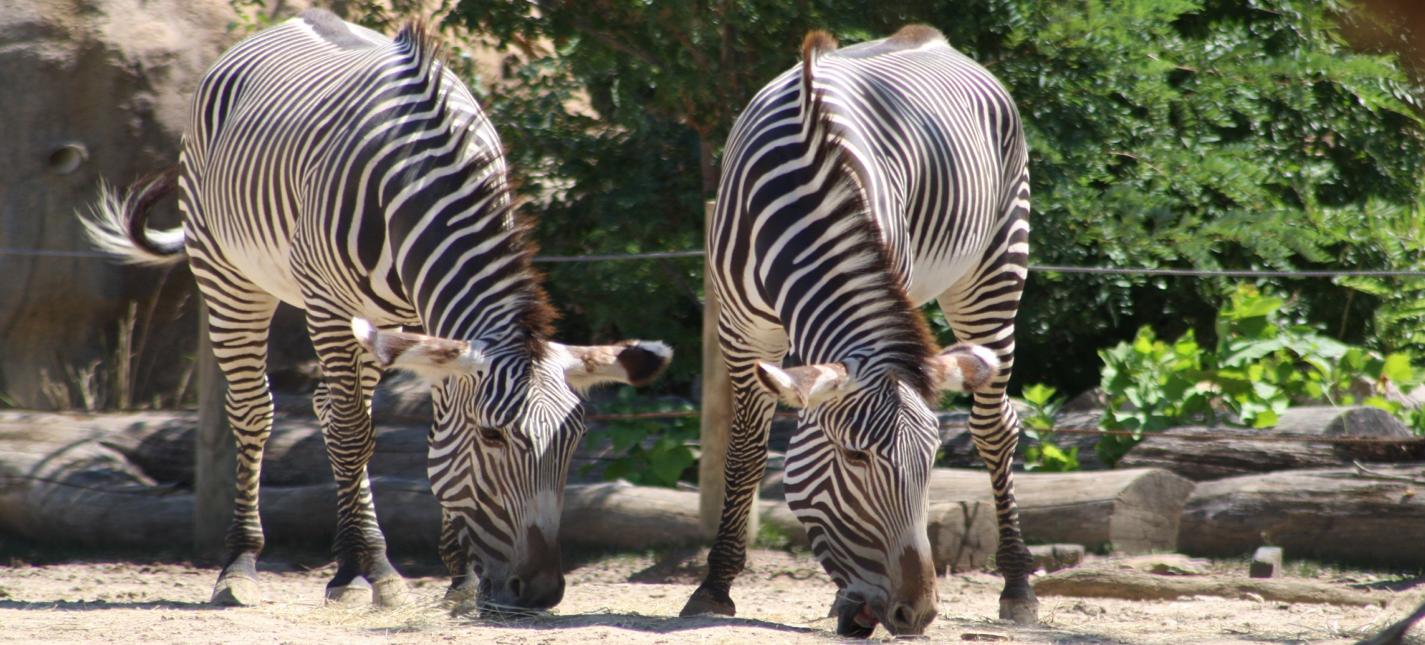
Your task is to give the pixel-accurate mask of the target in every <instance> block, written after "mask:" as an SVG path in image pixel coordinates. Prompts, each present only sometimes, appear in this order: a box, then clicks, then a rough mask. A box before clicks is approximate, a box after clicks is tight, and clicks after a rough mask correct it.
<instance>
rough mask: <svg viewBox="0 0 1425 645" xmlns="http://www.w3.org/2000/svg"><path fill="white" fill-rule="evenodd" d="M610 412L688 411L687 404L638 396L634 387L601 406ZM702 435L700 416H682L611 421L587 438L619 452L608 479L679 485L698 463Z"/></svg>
mask: <svg viewBox="0 0 1425 645" xmlns="http://www.w3.org/2000/svg"><path fill="white" fill-rule="evenodd" d="M601 409H602V410H603V411H605V412H607V413H611V414H618V413H636V412H688V411H691V410H692V406H690V405H688V404H687V403H666V402H656V403H653V404H650V403H649V402H648V401H646V400H639V399H636V398H635V397H634V394H633V391H632V390H630V389H627V388H625V389H623V390H620V391H619V393H618V395H617V397H616V398H615V400H614V401H612V402H611V403H609V404H607V405H604V406H601ZM697 438H698V418H697V417H696V416H689V417H678V418H671V419H670V418H656V419H633V420H623V421H609V422H607V423H606V424H605V427H604V428H603V429H602V430H600V431H590V433H589V435H588V437H587V438H586V439H585V440H586V441H594V442H599V443H600V445H604V444H607V445H608V446H609V447H610V448H611V449H612V450H613V452H614V454H615V455H616V456H615V457H613V458H612V460H610V461H609V462H607V463H606V464H605V466H604V473H603V477H604V479H606V480H610V481H612V480H615V479H625V480H628V481H629V482H631V483H634V484H642V485H645V486H665V487H672V486H675V485H676V484H677V483H678V481H679V480H680V479H682V477H683V473H684V472H685V471H687V470H688V468H689V467H691V466H692V465H693V464H695V463H697V454H696V453H695V452H694V449H693V448H692V443H693V442H694V441H695V440H697Z"/></svg>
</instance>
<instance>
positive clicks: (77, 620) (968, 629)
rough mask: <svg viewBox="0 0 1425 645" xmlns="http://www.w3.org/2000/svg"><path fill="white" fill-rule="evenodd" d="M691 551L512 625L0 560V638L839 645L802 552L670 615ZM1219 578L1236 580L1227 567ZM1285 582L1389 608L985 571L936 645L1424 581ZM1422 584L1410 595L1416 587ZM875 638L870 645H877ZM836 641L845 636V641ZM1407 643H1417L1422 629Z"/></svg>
mask: <svg viewBox="0 0 1425 645" xmlns="http://www.w3.org/2000/svg"><path fill="white" fill-rule="evenodd" d="M702 557H703V555H702V554H701V553H692V552H683V553H667V554H661V555H643V556H614V557H605V558H600V559H592V560H587V561H585V562H582V563H579V564H577V565H576V566H574V567H573V568H572V570H571V571H570V573H569V574H568V583H569V589H568V593H567V594H566V596H565V599H564V602H563V603H562V604H561V605H560V606H559V607H558V608H557V609H556V610H555V611H554V612H553V613H550V614H548V615H543V616H538V617H533V618H525V619H520V620H513V621H508V620H506V621H491V620H483V619H479V618H474V617H468V616H455V617H453V616H451V615H449V613H448V612H447V611H445V610H444V609H443V608H442V607H441V606H440V603H439V600H440V598H441V595H442V593H443V592H444V588H445V584H446V581H445V580H444V578H443V577H442V576H440V575H439V572H438V571H435V570H433V569H431V568H429V567H421V566H416V565H413V564H409V563H407V564H406V565H405V566H404V567H403V569H404V570H405V571H406V572H407V574H408V578H409V580H410V581H411V584H412V589H413V592H414V593H413V595H414V597H415V598H416V599H417V600H416V602H415V603H414V604H413V605H411V606H407V607H402V608H396V609H387V610H377V609H372V608H371V607H370V606H366V605H363V606H339V607H327V606H324V605H323V603H322V588H323V586H324V585H325V583H326V580H327V578H328V577H329V576H330V575H331V574H332V572H333V571H334V568H333V567H332V566H331V565H324V564H320V563H316V564H314V565H311V564H309V565H308V566H303V564H302V563H301V562H300V560H296V561H294V560H286V561H284V560H281V559H279V558H276V557H270V558H268V559H267V560H265V561H264V562H263V564H262V578H261V582H262V584H263V593H264V597H265V602H264V603H263V604H262V605H261V606H259V607H252V608H228V609H220V608H213V607H209V606H207V605H206V604H205V601H206V600H207V598H208V593H209V590H210V588H211V585H212V583H213V580H214V578H215V577H216V575H217V570H216V569H215V568H212V567H195V566H192V565H189V564H185V563H173V562H157V563H142V562H134V561H112V562H106V561H86V562H51V563H46V564H31V563H29V562H26V561H25V560H23V559H18V558H11V559H10V560H9V561H8V562H6V563H5V564H3V565H0V641H6V642H35V641H44V642H109V643H138V642H143V643H236V642H241V643H312V642H319V641H320V642H336V643H340V644H342V645H353V644H356V643H431V642H475V643H587V642H610V643H670V644H671V643H749V642H756V643H820V642H837V641H842V639H839V638H837V637H836V635H835V634H834V633H833V631H834V629H835V621H834V620H832V619H830V618H826V617H825V615H826V611H827V609H828V607H829V606H830V602H831V599H832V595H833V586H832V584H831V582H830V580H829V579H827V578H826V576H825V575H823V574H822V573H821V571H820V569H819V568H818V567H817V566H816V563H815V562H814V561H813V560H812V559H811V558H810V557H809V556H807V555H804V554H802V555H798V554H791V553H786V552H781V551H767V550H757V551H754V552H753V553H752V556H751V558H752V559H751V564H750V566H749V568H748V571H747V572H746V573H744V574H743V576H742V577H741V578H740V579H739V582H738V586H736V587H735V588H734V589H733V598H734V599H735V600H736V602H737V603H738V608H739V613H740V615H739V616H738V617H737V618H734V619H716V618H698V619H679V618H676V616H677V613H678V609H679V608H680V607H681V606H682V604H683V601H684V600H686V599H687V597H688V594H690V593H691V592H692V590H693V588H694V586H695V583H696V580H697V576H698V571H699V569H700V567H701V565H702ZM1215 568H1216V569H1217V570H1218V571H1219V574H1220V575H1243V574H1238V573H1235V570H1241V569H1245V565H1244V564H1243V563H1240V562H1238V563H1221V564H1219V565H1216V567H1215ZM1296 569H1297V570H1296V571H1294V572H1292V573H1291V575H1295V576H1298V577H1311V578H1314V579H1317V580H1326V581H1328V582H1331V583H1333V584H1340V585H1342V586H1347V587H1355V588H1370V589H1377V590H1380V591H1379V593H1382V594H1383V597H1386V598H1389V602H1388V606H1386V607H1383V608H1380V607H1372V608H1360V607H1337V606H1331V605H1311V604H1293V605H1288V604H1284V603H1276V602H1261V601H1252V600H1224V599H1218V598H1205V597H1203V598H1194V599H1190V600H1181V601H1173V602H1163V601H1126V600H1111V599H1078V598H1057V597H1041V598H1040V617H1041V620H1042V622H1043V624H1042V625H1041V626H1039V627H1035V628H1021V627H1016V626H1013V625H1009V624H1006V623H1002V622H1000V621H997V620H993V619H992V617H993V616H994V615H995V612H996V607H997V597H998V593H999V588H1000V582H999V579H998V578H997V577H995V576H994V575H991V574H989V573H973V574H967V575H956V576H951V577H948V578H945V579H942V580H941V583H940V617H939V618H938V619H937V620H936V621H935V623H933V624H932V625H931V627H930V630H929V632H928V633H927V639H928V640H930V641H932V642H951V641H962V640H973V641H998V642H1024V643H1174V644H1180V643H1263V642H1343V643H1349V642H1353V641H1355V640H1357V639H1360V638H1362V637H1365V636H1368V635H1370V634H1371V633H1373V632H1374V631H1375V630H1377V629H1379V628H1380V627H1382V626H1384V625H1387V624H1389V623H1391V622H1393V621H1394V620H1396V619H1398V618H1399V617H1401V616H1403V615H1405V614H1407V613H1409V611H1410V609H1412V608H1413V607H1414V606H1415V605H1416V604H1418V603H1419V602H1420V600H1421V599H1422V597H1425V579H1419V578H1416V579H1411V578H1405V577H1401V576H1390V575H1381V574H1371V573H1365V572H1348V571H1340V570H1334V569H1321V568H1317V567H1297V568H1296ZM1417 585H1418V586H1417ZM888 638H889V637H888V636H887V634H886V632H885V631H884V629H878V630H877V631H876V634H875V637H874V640H887V639H888ZM842 642H844V641H842ZM1409 642H1416V643H1425V627H1418V628H1417V631H1416V632H1415V633H1414V635H1412V639H1411V641H1409Z"/></svg>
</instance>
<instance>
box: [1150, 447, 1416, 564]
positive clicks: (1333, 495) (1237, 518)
mask: <svg viewBox="0 0 1425 645" xmlns="http://www.w3.org/2000/svg"><path fill="white" fill-rule="evenodd" d="M1421 470H1422V468H1421V466H1420V465H1418V464H1417V465H1415V466H1413V467H1405V466H1376V467H1373V468H1371V469H1370V472H1372V473H1376V474H1377V475H1383V476H1372V475H1369V474H1367V475H1363V474H1361V473H1358V472H1356V471H1355V470H1354V469H1347V468H1335V469H1325V470H1306V471H1286V472H1278V473H1267V474H1261V475H1243V476H1240V477H1231V478H1228V479H1220V480H1217V481H1212V482H1203V483H1201V484H1198V486H1197V489H1196V490H1195V491H1194V492H1193V494H1192V497H1190V498H1189V499H1188V503H1187V507H1186V509H1185V510H1184V512H1183V517H1182V525H1181V532H1180V533H1179V538H1178V546H1179V549H1180V550H1182V551H1183V552H1185V553H1189V554H1193V555H1204V556H1245V555H1250V554H1251V553H1252V552H1253V551H1254V550H1255V549H1256V548H1257V547H1258V546H1261V545H1262V544H1263V543H1266V544H1271V545H1274V546H1280V547H1282V548H1283V549H1284V550H1285V551H1286V553H1288V554H1290V555H1291V557H1293V558H1313V559H1321V560H1329V561H1333V562H1342V563H1351V564H1363V565H1382V566H1390V567H1420V566H1425V549H1422V548H1421V546H1420V545H1422V544H1425V495H1420V494H1419V491H1420V484H1418V483H1412V482H1411V481H1402V480H1401V479H1399V478H1405V479H1407V480H1408V479H1410V478H1412V477H1421V476H1422V475H1421Z"/></svg>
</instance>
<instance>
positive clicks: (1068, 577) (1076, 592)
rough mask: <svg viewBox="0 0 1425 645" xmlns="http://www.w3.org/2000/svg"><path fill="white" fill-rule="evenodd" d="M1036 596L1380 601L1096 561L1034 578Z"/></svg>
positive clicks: (1294, 585)
mask: <svg viewBox="0 0 1425 645" xmlns="http://www.w3.org/2000/svg"><path fill="white" fill-rule="evenodd" d="M1032 584H1033V586H1034V593H1035V594H1038V595H1040V596H1073V597H1079V598H1121V599H1124V600H1175V599H1178V598H1191V597H1193V596H1218V597H1221V598H1239V599H1253V600H1255V599H1261V600H1271V601H1277V602H1291V603H1313V604H1326V605H1351V606H1358V607H1371V606H1383V605H1384V604H1385V603H1386V602H1387V601H1388V600H1389V599H1388V597H1387V596H1385V595H1383V594H1371V593H1367V592H1364V591H1354V590H1351V589H1341V588H1338V587H1333V586H1331V585H1327V584H1325V583H1320V582H1313V581H1309V580H1280V579H1278V580H1261V579H1256V578H1223V577H1219V576H1159V575H1153V574H1151V573H1143V572H1142V571H1135V570H1132V569H1105V568H1099V567H1093V568H1079V569H1068V570H1065V571H1059V572H1055V573H1051V574H1047V575H1043V576H1039V577H1038V578H1035V579H1034V582H1033V583H1032Z"/></svg>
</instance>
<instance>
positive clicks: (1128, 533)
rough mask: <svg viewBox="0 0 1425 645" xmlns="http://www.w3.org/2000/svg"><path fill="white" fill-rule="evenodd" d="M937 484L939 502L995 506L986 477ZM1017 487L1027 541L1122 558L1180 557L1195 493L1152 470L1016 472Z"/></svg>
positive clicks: (977, 474) (965, 473)
mask: <svg viewBox="0 0 1425 645" xmlns="http://www.w3.org/2000/svg"><path fill="white" fill-rule="evenodd" d="M930 482H931V483H930V499H931V500H932V503H937V502H948V501H957V500H975V501H980V502H984V503H988V504H990V508H993V507H994V506H993V501H994V497H993V494H992V492H991V489H990V478H989V475H988V474H987V473H986V472H985V471H982V470H959V469H948V468H937V469H936V470H935V471H934V472H933V473H932V474H931V479H930ZM1014 485H1015V499H1016V500H1017V502H1018V504H1019V522H1020V527H1021V529H1022V530H1023V532H1024V537H1025V539H1026V540H1028V541H1031V542H1066V543H1071V544H1082V545H1084V546H1085V547H1086V548H1088V549H1089V550H1092V551H1100V552H1102V551H1105V550H1108V549H1110V548H1111V549H1112V550H1113V551H1114V552H1116V553H1147V552H1150V551H1172V550H1174V549H1175V548H1176V547H1177V544H1178V533H1179V532H1178V517H1179V515H1180V514H1181V512H1182V509H1183V505H1184V504H1185V503H1186V502H1187V499H1188V495H1189V494H1190V493H1191V492H1192V489H1193V483H1192V482H1190V481H1188V480H1186V479H1183V478H1182V477H1178V476H1177V475H1174V474H1173V473H1170V472H1168V471H1166V470H1159V469H1153V468H1138V469H1130V470H1111V471H1105V472H1093V473H1015V475H1014Z"/></svg>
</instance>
